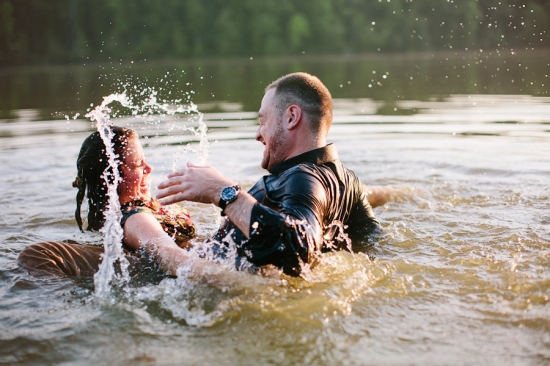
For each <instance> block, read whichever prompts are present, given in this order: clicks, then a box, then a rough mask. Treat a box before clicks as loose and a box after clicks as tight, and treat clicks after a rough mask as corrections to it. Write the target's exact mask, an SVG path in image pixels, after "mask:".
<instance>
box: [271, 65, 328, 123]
mask: <svg viewBox="0 0 550 366" xmlns="http://www.w3.org/2000/svg"><path fill="white" fill-rule="evenodd" d="M269 89H275V103H276V108H277V111H278V112H279V114H282V113H283V111H284V110H285V109H286V108H288V107H290V106H291V105H292V104H296V105H297V106H299V107H300V108H301V109H302V112H303V113H304V114H305V115H306V120H307V121H308V123H309V126H310V129H311V131H312V132H315V133H318V132H322V133H325V134H326V133H328V129H329V128H330V125H331V123H332V96H331V95H330V92H329V91H328V89H327V87H326V86H325V85H324V84H323V83H322V82H321V80H319V78H317V77H316V76H313V75H310V74H307V73H305V72H297V73H293V74H288V75H285V76H282V77H280V78H279V79H277V80H275V81H274V82H272V83H271V84H269V85H268V86H267V87H266V88H265V91H266V92H267V91H268V90H269Z"/></svg>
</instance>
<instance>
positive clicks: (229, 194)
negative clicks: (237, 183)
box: [221, 187, 237, 202]
mask: <svg viewBox="0 0 550 366" xmlns="http://www.w3.org/2000/svg"><path fill="white" fill-rule="evenodd" d="M235 197H237V189H235V187H225V188H224V189H222V193H221V198H222V200H224V201H226V202H230V201H232V200H234V199H235Z"/></svg>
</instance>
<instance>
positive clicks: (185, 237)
mask: <svg viewBox="0 0 550 366" xmlns="http://www.w3.org/2000/svg"><path fill="white" fill-rule="evenodd" d="M109 128H110V129H111V132H112V135H113V138H112V143H113V148H114V152H115V154H116V155H117V156H118V157H119V159H120V160H121V161H120V163H119V165H118V171H119V173H120V176H121V179H122V180H121V182H120V183H119V185H118V189H117V193H118V196H119V202H120V205H121V210H122V221H121V226H122V227H123V229H124V238H123V245H124V248H125V253H126V254H127V257H130V258H131V257H132V254H131V253H135V252H136V250H138V249H143V250H145V251H147V252H148V253H149V254H150V255H152V256H153V257H154V258H156V259H157V260H158V262H159V264H160V267H161V269H163V270H165V271H166V272H167V273H168V274H170V275H176V271H177V269H178V267H179V266H180V264H181V263H186V264H189V265H190V267H189V266H187V267H188V269H190V272H189V273H188V274H189V275H191V276H195V275H198V276H201V277H203V276H205V275H208V276H211V275H215V274H216V273H222V272H224V270H223V269H222V268H219V267H218V266H216V265H215V264H214V263H212V262H209V261H207V260H204V259H201V258H195V257H191V256H190V255H189V253H188V252H187V251H186V250H182V249H181V248H188V247H189V239H190V238H192V237H193V236H194V235H195V225H194V224H193V222H192V221H191V218H190V216H189V214H188V213H187V211H186V210H185V209H184V208H180V209H179V210H174V209H172V210H167V209H165V208H163V207H161V206H160V204H159V203H158V202H157V201H156V200H154V199H152V198H151V193H150V174H151V171H152V167H151V165H149V164H148V163H147V162H146V160H145V156H144V152H143V148H142V146H141V144H140V142H139V137H138V134H137V133H136V132H135V131H134V130H131V129H126V128H123V127H117V126H112V127H109ZM76 165H77V168H78V176H77V178H76V180H75V181H74V182H73V187H76V188H78V193H77V197H76V202H77V208H76V212H75V218H76V222H77V223H78V226H79V227H80V229H81V230H82V218H81V214H80V211H81V204H82V201H83V199H84V196H85V195H86V196H87V197H88V227H87V228H88V230H99V229H100V228H101V227H103V225H104V223H105V211H106V209H107V203H108V196H107V185H106V183H105V180H104V175H105V174H107V175H108V176H110V177H112V176H113V174H112V168H110V167H109V165H108V157H107V155H106V149H105V145H104V143H103V140H102V139H101V136H100V135H99V133H98V132H94V133H92V134H91V135H90V136H88V138H86V140H85V141H84V143H83V144H82V148H81V149H80V154H79V156H78V160H77V164H76ZM102 253H103V248H101V247H98V246H91V245H82V244H76V243H64V242H53V241H50V242H42V243H36V244H32V245H29V246H27V247H26V248H25V249H24V250H23V251H22V252H21V254H20V255H19V258H18V263H19V265H21V266H22V267H24V268H26V269H30V270H37V271H40V272H45V273H51V274H58V275H70V276H75V275H76V276H83V275H84V276H86V275H93V274H94V273H95V272H96V271H97V270H98V268H99V264H100V262H101V254H102ZM134 255H135V254H134ZM214 277H216V276H214Z"/></svg>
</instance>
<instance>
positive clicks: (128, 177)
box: [118, 138, 153, 204]
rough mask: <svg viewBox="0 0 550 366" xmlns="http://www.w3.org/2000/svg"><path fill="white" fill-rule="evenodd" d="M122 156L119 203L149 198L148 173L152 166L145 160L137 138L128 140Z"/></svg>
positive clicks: (149, 184) (149, 180)
mask: <svg viewBox="0 0 550 366" xmlns="http://www.w3.org/2000/svg"><path fill="white" fill-rule="evenodd" d="M122 158H123V163H122V166H121V171H122V182H121V183H120V184H119V185H118V197H119V200H120V203H121V204H124V203H127V202H131V201H134V200H149V199H150V198H151V192H150V191H149V189H150V186H151V176H150V174H151V172H152V171H153V168H152V167H151V165H149V164H148V163H147V162H146V161H145V155H144V153H143V148H142V147H141V144H140V143H139V140H138V139H137V138H132V139H130V140H129V141H128V145H127V146H126V149H125V150H124V153H123V157H122Z"/></svg>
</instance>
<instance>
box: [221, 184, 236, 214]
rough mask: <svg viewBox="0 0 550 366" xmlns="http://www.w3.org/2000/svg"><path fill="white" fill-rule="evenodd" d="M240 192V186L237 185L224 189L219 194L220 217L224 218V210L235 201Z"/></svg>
mask: <svg viewBox="0 0 550 366" xmlns="http://www.w3.org/2000/svg"><path fill="white" fill-rule="evenodd" d="M240 191H241V186H239V185H238V184H236V185H232V186H227V187H224V188H223V189H222V190H221V192H220V201H219V202H218V206H219V207H220V208H221V209H222V212H221V215H222V216H225V212H224V211H225V208H226V207H227V205H228V204H230V203H231V202H233V201H235V200H236V199H237V197H238V195H239V193H240Z"/></svg>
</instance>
